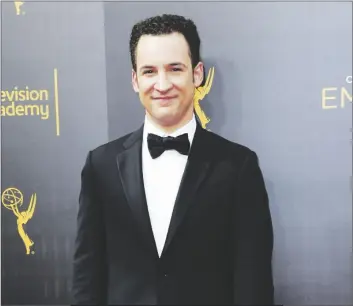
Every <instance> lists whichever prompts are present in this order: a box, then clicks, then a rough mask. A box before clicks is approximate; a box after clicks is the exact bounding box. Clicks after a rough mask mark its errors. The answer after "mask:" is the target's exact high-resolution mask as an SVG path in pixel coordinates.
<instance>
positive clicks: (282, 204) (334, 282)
mask: <svg viewBox="0 0 353 306" xmlns="http://www.w3.org/2000/svg"><path fill="white" fill-rule="evenodd" d="M162 13H173V14H181V15H184V16H187V17H190V18H192V19H193V20H194V21H195V23H196V25H197V26H198V29H199V32H200V36H201V40H202V50H201V52H202V57H203V60H204V62H205V65H206V76H209V77H210V78H211V79H212V82H210V83H209V88H207V90H200V91H199V92H198V93H199V94H198V95H195V110H196V114H197V115H198V119H199V121H200V122H201V123H202V125H203V126H204V128H207V129H210V130H211V131H213V132H215V133H217V134H220V135H222V136H223V137H225V138H227V139H230V140H232V141H235V142H238V143H241V144H243V145H246V146H248V147H250V148H251V149H252V150H254V151H255V152H256V153H257V154H258V156H259V160H260V166H261V168H262V171H263V174H264V177H265V183H266V187H267V190H268V193H269V198H270V206H271V212H272V218H273V225H274V234H275V247H274V259H273V271H274V278H275V289H276V303H277V304H293V305H295V304H296V305H313V304H316V305H332V304H336V305H338V304H340V305H351V304H352V303H353V296H352V287H353V282H352V278H353V267H352V255H351V254H352V253H351V252H352V140H351V139H352V4H351V3H348V2H346V3H344V2H312V3H305V2H251V1H249V2H218V3H217V2H153V3H152V2H147V1H145V2H132V1H131V2H113V1H111V2H93V1H92V2H90V1H88V2H75V1H72V2H58V1H52V2H50V1H49V2H45V1H43V2H30V1H28V2H26V1H24V2H23V1H22V2H21V1H14V2H13V1H10V2H3V3H1V20H2V27H1V40H2V46H1V104H0V115H1V117H0V118H1V206H2V207H1V266H2V271H1V273H2V274H1V280H2V281H1V293H2V304H4V305H11V304H17V305H19V304H27V305H28V304H36V305H41V304H43V305H50V304H69V303H70V301H71V300H70V285H71V274H72V255H73V243H74V238H75V226H76V214H77V208H78V195H79V190H80V175H81V169H82V166H83V164H84V161H85V158H86V154H87V152H88V150H90V149H93V148H95V147H97V146H98V145H100V144H103V143H105V142H107V141H110V140H113V139H116V138H118V137H120V136H122V135H124V134H126V133H128V132H131V131H132V130H135V129H137V128H138V127H139V126H140V125H141V124H142V122H143V119H144V111H143V108H142V106H141V104H140V102H139V100H138V96H137V95H136V94H135V93H134V92H133V90H132V86H131V64H130V55H129V45H128V44H129V35H130V31H131V28H132V26H133V24H134V23H135V22H137V21H139V20H140V19H143V18H146V17H149V16H152V15H156V14H162ZM207 91H208V94H206V95H205V94H201V93H203V92H207Z"/></svg>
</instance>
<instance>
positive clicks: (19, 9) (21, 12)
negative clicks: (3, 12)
mask: <svg viewBox="0 0 353 306" xmlns="http://www.w3.org/2000/svg"><path fill="white" fill-rule="evenodd" d="M23 4H24V2H23V1H14V5H15V10H16V15H17V16H20V15H25V14H26V12H25V11H24V10H23Z"/></svg>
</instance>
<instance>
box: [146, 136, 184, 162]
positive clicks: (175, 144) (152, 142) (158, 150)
mask: <svg viewBox="0 0 353 306" xmlns="http://www.w3.org/2000/svg"><path fill="white" fill-rule="evenodd" d="M147 142H148V149H149V151H150V154H151V156H152V158H153V159H154V158H157V157H158V156H160V155H162V153H163V152H164V151H165V150H177V151H178V152H179V153H180V154H183V155H188V153H189V149H190V142H189V138H188V134H187V133H185V134H183V135H180V136H178V137H171V136H168V137H161V136H158V135H155V134H151V133H150V134H148V136H147Z"/></svg>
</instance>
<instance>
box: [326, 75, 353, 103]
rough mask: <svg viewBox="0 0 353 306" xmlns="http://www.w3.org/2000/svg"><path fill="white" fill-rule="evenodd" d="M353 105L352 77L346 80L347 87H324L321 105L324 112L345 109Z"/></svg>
mask: <svg viewBox="0 0 353 306" xmlns="http://www.w3.org/2000/svg"><path fill="white" fill-rule="evenodd" d="M349 102H350V103H352V76H351V75H349V76H347V77H346V78H345V85H344V86H341V87H338V86H335V87H333V86H332V87H324V88H323V89H322V91H321V105H322V109H324V110H332V109H337V108H345V107H346V106H347V105H348V103H349Z"/></svg>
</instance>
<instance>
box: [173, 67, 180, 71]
mask: <svg viewBox="0 0 353 306" xmlns="http://www.w3.org/2000/svg"><path fill="white" fill-rule="evenodd" d="M172 70H173V71H181V69H180V68H173V69H172Z"/></svg>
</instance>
